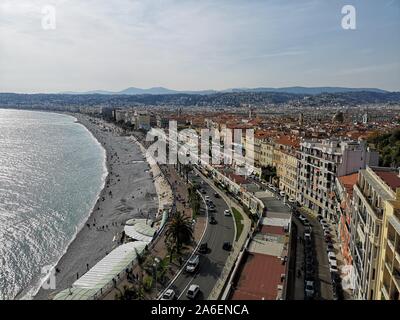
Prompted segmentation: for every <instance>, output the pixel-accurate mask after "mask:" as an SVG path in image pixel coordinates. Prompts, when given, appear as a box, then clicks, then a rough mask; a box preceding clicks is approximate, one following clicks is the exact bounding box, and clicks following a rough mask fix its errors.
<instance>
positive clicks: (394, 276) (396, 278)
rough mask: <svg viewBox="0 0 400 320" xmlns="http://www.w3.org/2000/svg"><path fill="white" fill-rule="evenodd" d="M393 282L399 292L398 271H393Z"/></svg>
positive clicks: (399, 278) (399, 274) (399, 279)
mask: <svg viewBox="0 0 400 320" xmlns="http://www.w3.org/2000/svg"><path fill="white" fill-rule="evenodd" d="M393 282H394V284H395V285H396V287H397V290H399V291H400V270H397V269H394V270H393Z"/></svg>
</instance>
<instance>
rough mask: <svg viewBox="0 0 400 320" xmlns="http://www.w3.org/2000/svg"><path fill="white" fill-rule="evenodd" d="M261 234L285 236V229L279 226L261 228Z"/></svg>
mask: <svg viewBox="0 0 400 320" xmlns="http://www.w3.org/2000/svg"><path fill="white" fill-rule="evenodd" d="M261 233H262V234H267V233H269V234H276V235H285V230H284V229H283V227H279V226H268V225H265V226H262V228H261Z"/></svg>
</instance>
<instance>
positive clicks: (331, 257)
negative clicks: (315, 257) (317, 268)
mask: <svg viewBox="0 0 400 320" xmlns="http://www.w3.org/2000/svg"><path fill="white" fill-rule="evenodd" d="M328 259H329V263H330V262H331V261H335V262H336V255H335V253H334V252H332V251H329V252H328Z"/></svg>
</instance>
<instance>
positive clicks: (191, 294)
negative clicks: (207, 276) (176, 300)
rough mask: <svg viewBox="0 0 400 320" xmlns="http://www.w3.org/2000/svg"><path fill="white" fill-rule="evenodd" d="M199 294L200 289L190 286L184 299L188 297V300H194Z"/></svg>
mask: <svg viewBox="0 0 400 320" xmlns="http://www.w3.org/2000/svg"><path fill="white" fill-rule="evenodd" d="M199 292H200V287H199V286H198V285H197V284H191V285H190V287H189V289H188V291H187V293H186V297H188V298H189V299H194V298H196V296H197V294H198V293H199Z"/></svg>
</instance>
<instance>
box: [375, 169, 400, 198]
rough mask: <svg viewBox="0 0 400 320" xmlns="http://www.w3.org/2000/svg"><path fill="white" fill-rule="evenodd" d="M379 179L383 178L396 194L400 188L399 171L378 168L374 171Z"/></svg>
mask: <svg viewBox="0 0 400 320" xmlns="http://www.w3.org/2000/svg"><path fill="white" fill-rule="evenodd" d="M372 170H373V171H374V172H375V173H376V174H377V175H378V177H379V178H381V179H382V180H383V181H384V182H385V183H386V184H387V185H388V186H389V187H390V188H391V189H392V190H393V191H394V192H396V189H397V188H400V177H399V173H398V171H387V170H379V169H378V168H373V169H372Z"/></svg>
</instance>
